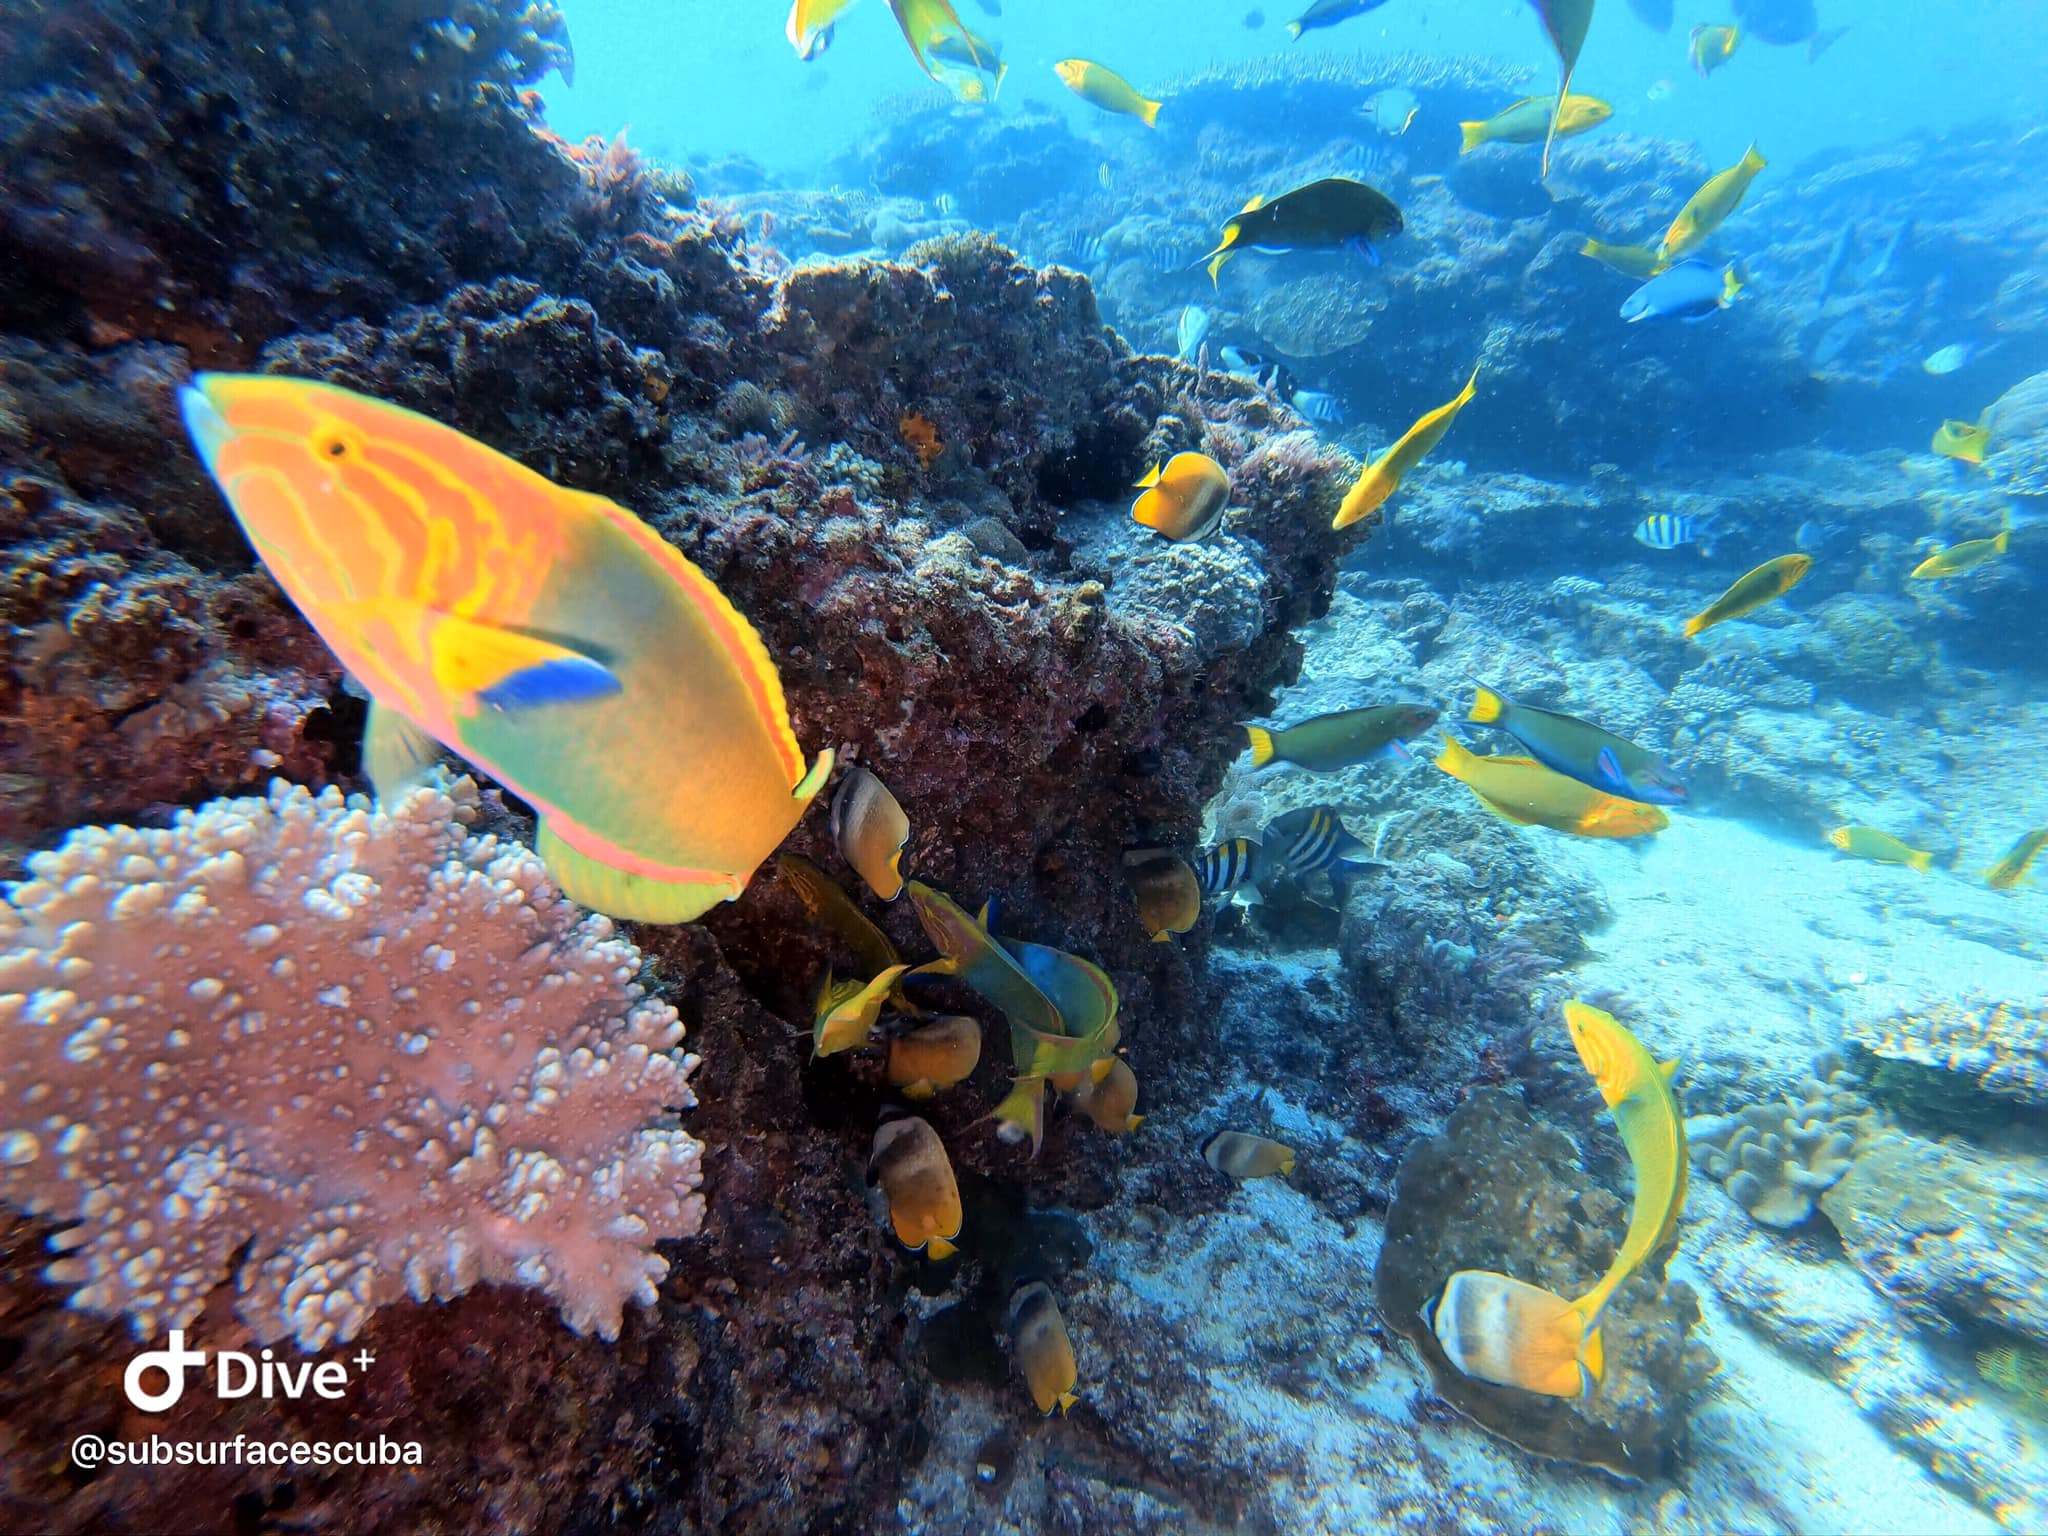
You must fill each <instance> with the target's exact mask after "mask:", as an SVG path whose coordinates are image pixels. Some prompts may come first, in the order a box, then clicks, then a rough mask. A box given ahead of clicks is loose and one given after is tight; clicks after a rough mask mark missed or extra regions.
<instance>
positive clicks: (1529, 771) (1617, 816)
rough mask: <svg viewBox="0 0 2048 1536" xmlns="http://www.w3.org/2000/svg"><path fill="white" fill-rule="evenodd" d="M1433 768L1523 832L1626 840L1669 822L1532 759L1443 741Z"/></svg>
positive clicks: (1638, 804)
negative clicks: (1525, 829)
mask: <svg viewBox="0 0 2048 1536" xmlns="http://www.w3.org/2000/svg"><path fill="white" fill-rule="evenodd" d="M1436 765H1437V767H1439V768H1441V769H1443V771H1444V772H1445V773H1448V774H1449V775H1450V776H1451V777H1452V778H1454V779H1456V780H1458V782H1459V783H1461V784H1463V785H1464V786H1465V787H1466V788H1467V789H1469V790H1471V791H1472V793H1473V794H1474V795H1476V796H1478V798H1479V803H1480V804H1481V805H1483V806H1485V807H1486V808H1487V809H1488V810H1490V811H1492V812H1493V813H1494V814H1495V815H1497V816H1502V817H1505V818H1506V819H1507V820H1509V821H1512V822H1517V823H1519V824H1520V825H1522V826H1525V827H1550V828H1552V829H1553V830H1555V831H1558V832H1570V833H1572V834H1573V835H1574V836H1577V837H1611V838H1629V837H1646V836H1648V835H1650V834H1651V833H1653V832H1661V831H1663V830H1664V829H1665V828H1666V827H1668V826H1670V825H1671V818H1670V817H1669V816H1667V815H1665V814H1664V812H1663V811H1661V810H1659V809H1658V808H1657V807H1656V806H1654V805H1644V804H1642V803H1641V802H1640V801H1636V800H1624V799H1622V798H1621V797H1620V796H1619V795H1610V794H1607V793H1605V792H1604V791H1602V790H1598V789H1595V788H1593V787H1592V786H1591V785H1590V784H1581V783H1580V782H1579V781H1578V780H1577V779H1571V778H1566V777H1565V776H1564V775H1563V774H1561V773H1554V772H1552V771H1551V770H1550V769H1548V768H1546V767H1544V766H1543V765H1542V764H1541V763H1539V762H1537V761H1536V760H1535V759H1534V758H1533V757H1480V756H1478V755H1477V754H1476V753H1474V752H1471V751H1469V750H1468V749H1467V748H1466V747H1465V745H1464V744H1463V743H1462V742H1460V741H1458V740H1456V739H1455V738H1453V737H1450V736H1446V737H1445V738H1444V749H1443V751H1442V752H1441V753H1439V754H1438V755H1437V759H1436Z"/></svg>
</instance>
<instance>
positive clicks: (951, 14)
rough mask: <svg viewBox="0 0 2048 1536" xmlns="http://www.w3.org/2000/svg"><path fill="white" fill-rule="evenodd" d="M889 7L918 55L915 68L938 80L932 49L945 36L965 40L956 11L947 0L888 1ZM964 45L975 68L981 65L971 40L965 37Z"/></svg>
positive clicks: (964, 31)
mask: <svg viewBox="0 0 2048 1536" xmlns="http://www.w3.org/2000/svg"><path fill="white" fill-rule="evenodd" d="M889 9H890V10H892V11H894V12H895V13H896V25H897V26H898V27H900V28H902V29H903V40H904V41H905V42H906V43H908V44H910V51H911V52H912V53H913V54H915V55H916V56H917V67H918V68H919V69H921V70H923V71H924V72H925V74H926V75H927V76H929V77H930V78H931V79H933V80H937V79H938V78H939V74H938V71H937V70H936V69H935V68H934V67H933V65H932V50H933V48H935V47H936V46H937V45H938V44H939V43H940V42H941V41H942V40H944V39H946V38H948V37H953V38H960V39H968V32H967V28H966V26H965V24H964V23H962V22H961V20H960V16H959V13H958V12H956V11H955V10H954V9H953V7H952V5H951V4H950V3H949V0H889ZM966 46H967V52H968V56H969V58H970V59H974V60H975V64H974V67H975V68H977V69H979V68H981V67H982V65H981V64H980V62H979V59H978V56H977V55H976V54H975V51H974V45H973V42H972V41H971V40H968V41H967V44H966Z"/></svg>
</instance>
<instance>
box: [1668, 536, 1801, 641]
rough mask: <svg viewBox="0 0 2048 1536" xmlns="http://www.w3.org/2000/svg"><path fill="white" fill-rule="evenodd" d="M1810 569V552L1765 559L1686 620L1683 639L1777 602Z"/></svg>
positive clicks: (1796, 584) (1797, 583)
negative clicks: (1808, 553)
mask: <svg viewBox="0 0 2048 1536" xmlns="http://www.w3.org/2000/svg"><path fill="white" fill-rule="evenodd" d="M1812 569H1813V557H1812V556H1810V555H1780V556H1778V557H1777V559H1775V560H1766V561H1765V562H1764V563H1763V564H1762V565H1760V566H1758V567H1757V568H1756V569H1755V570H1753V571H1748V572H1745V573H1744V574H1743V575H1741V576H1738V577H1737V578H1736V579H1735V584H1734V585H1733V586H1731V587H1729V589H1728V590H1727V591H1726V592H1723V593H1722V594H1721V595H1720V596H1719V597H1717V598H1715V599H1714V600H1713V601H1712V602H1711V603H1709V604H1707V606H1706V607H1704V608H1702V609H1701V610H1700V611H1699V612H1698V613H1696V614H1694V615H1693V616H1692V617H1691V618H1689V619H1687V620H1686V621H1685V638H1686V639H1688V640H1690V639H1691V638H1692V637H1693V636H1694V635H1697V634H1699V633H1700V632H1701V631H1702V630H1707V629H1712V628H1713V627H1714V626H1715V625H1716V624H1726V623H1727V622H1728V621H1729V620H1730V619H1739V618H1741V617H1742V616H1743V615H1744V614H1749V613H1754V612H1756V610H1757V609H1759V608H1761V607H1763V606H1764V604H1766V603H1774V602H1776V601H1777V600H1778V599H1779V598H1781V597H1783V596H1784V595H1785V594H1786V593H1787V592H1790V591H1791V590H1792V589H1793V588H1794V587H1796V586H1798V585H1799V583H1800V582H1802V581H1804V580H1806V574H1807V572H1809V571H1811V570H1812Z"/></svg>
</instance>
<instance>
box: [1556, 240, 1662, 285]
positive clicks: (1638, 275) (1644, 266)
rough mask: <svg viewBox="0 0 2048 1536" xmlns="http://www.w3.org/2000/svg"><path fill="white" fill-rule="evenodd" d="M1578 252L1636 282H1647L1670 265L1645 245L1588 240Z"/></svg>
mask: <svg viewBox="0 0 2048 1536" xmlns="http://www.w3.org/2000/svg"><path fill="white" fill-rule="evenodd" d="M1579 254H1580V255H1581V256H1590V257H1592V258H1593V259H1594V260H1595V261H1597V262H1599V263H1600V265H1601V266H1603V267H1608V268H1611V269H1612V270H1614V271H1616V272H1619V273H1620V274H1621V275H1622V276H1623V277H1632V278H1635V279H1636V280H1637V281H1638V282H1648V281H1649V280H1650V279H1651V278H1653V277H1655V276H1656V275H1657V274H1658V273H1659V272H1662V271H1664V270H1666V269H1667V268H1668V267H1669V266H1670V265H1671V263H1670V262H1668V261H1666V260H1665V259H1664V258H1663V257H1662V256H1660V255H1658V254H1657V252H1655V251H1653V250H1651V249H1650V247H1648V246H1647V245H1609V244H1608V243H1607V242H1606V241H1604V240H1588V241H1587V242H1586V243H1585V244H1584V245H1582V246H1580V247H1579Z"/></svg>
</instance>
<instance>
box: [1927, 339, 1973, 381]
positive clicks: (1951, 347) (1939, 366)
mask: <svg viewBox="0 0 2048 1536" xmlns="http://www.w3.org/2000/svg"><path fill="white" fill-rule="evenodd" d="M1980 350H1981V349H1980V348H1979V347H1978V345H1977V343H1976V342H1974V341H1952V342H1950V343H1949V344H1948V345H1947V346H1945V347H1942V348H1940V349H1939V350H1937V351H1934V352H1930V353H1929V354H1928V355H1927V359H1926V361H1925V362H1923V363H1921V365H1920V366H1921V367H1922V368H1923V369H1925V370H1926V371H1927V372H1929V373H1931V374H1934V375H1936V376H1937V377H1939V376H1940V375H1942V374H1944V373H1954V372H1955V371H1956V370H1957V369H1958V368H1967V367H1968V366H1969V365H1970V363H1971V361H1972V360H1973V359H1975V357H1976V356H1977V353H1978V352H1979V351H1980Z"/></svg>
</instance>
